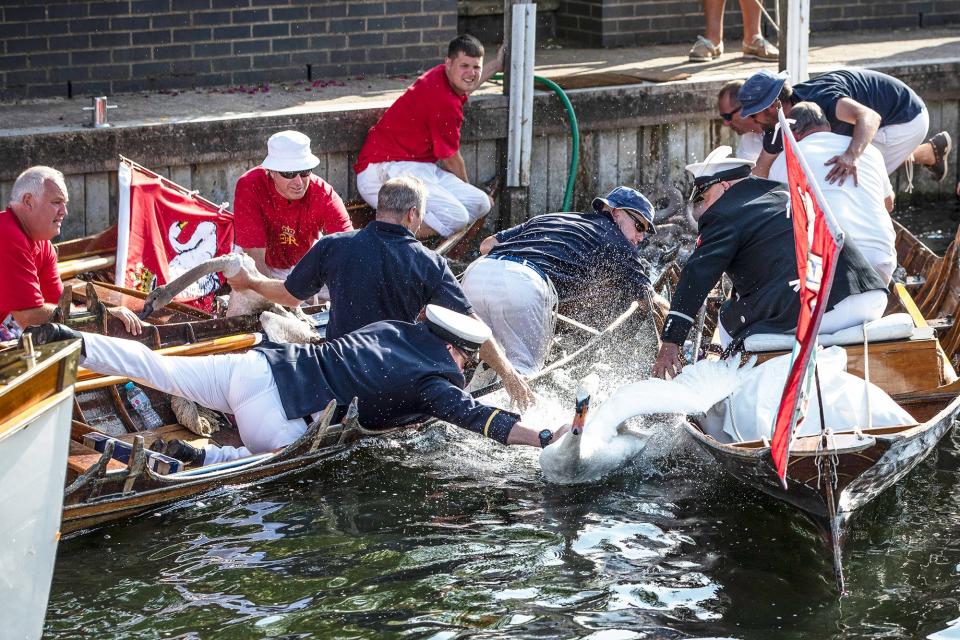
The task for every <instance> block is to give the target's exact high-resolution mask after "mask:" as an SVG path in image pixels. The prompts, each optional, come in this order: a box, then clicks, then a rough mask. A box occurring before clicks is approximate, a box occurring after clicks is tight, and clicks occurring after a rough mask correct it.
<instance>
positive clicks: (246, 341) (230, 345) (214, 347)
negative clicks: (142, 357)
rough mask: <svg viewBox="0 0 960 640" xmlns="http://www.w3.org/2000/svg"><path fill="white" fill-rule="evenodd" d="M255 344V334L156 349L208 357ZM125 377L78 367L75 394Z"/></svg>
mask: <svg viewBox="0 0 960 640" xmlns="http://www.w3.org/2000/svg"><path fill="white" fill-rule="evenodd" d="M256 342H257V334H255V333H242V334H239V335H235V336H224V337H223V338H214V339H213V340H204V341H203V342H195V343H193V344H183V345H178V346H176V347H167V348H165V349H158V350H157V353H158V354H162V355H166V356H209V355H214V354H217V353H230V352H233V351H240V350H241V349H246V348H248V347H252V346H253V345H254V344H256ZM127 380H129V378H127V377H125V376H104V375H101V374H99V373H96V372H94V371H90V370H89V369H85V368H83V367H80V369H79V371H78V372H77V381H78V382H77V387H76V390H77V392H78V393H79V392H81V391H89V390H91V389H100V388H102V387H109V386H111V385H115V384H120V383H123V382H126V381H127Z"/></svg>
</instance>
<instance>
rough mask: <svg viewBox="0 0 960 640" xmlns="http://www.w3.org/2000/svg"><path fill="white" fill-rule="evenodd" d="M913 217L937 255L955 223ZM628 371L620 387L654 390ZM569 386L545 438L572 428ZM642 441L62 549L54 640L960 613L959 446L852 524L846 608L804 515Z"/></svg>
mask: <svg viewBox="0 0 960 640" xmlns="http://www.w3.org/2000/svg"><path fill="white" fill-rule="evenodd" d="M903 217H904V218H905V219H906V220H907V221H908V224H910V225H911V227H912V228H914V229H917V230H919V232H920V234H921V236H922V237H923V238H924V239H925V240H926V241H927V242H928V243H929V244H931V245H932V246H933V247H934V248H935V249H936V250H938V251H940V250H942V249H943V247H944V246H945V244H946V243H947V242H949V239H950V237H951V236H952V233H953V229H955V228H956V225H957V221H956V219H960V212H958V211H957V210H956V209H955V208H953V207H952V206H951V207H948V208H946V209H943V208H941V209H939V210H938V211H937V214H936V215H931V214H930V212H929V211H925V212H924V211H921V212H907V213H906V214H904V216H903ZM955 218H956V219H955ZM620 348H621V349H622V350H623V351H624V352H626V353H633V354H638V356H637V357H635V358H634V357H630V358H627V359H628V360H630V361H631V362H633V361H638V362H642V361H644V357H646V358H649V353H650V350H649V345H646V346H644V345H629V344H624V345H620ZM608 355H609V354H608ZM647 361H648V360H647ZM626 369H627V370H625V369H624V367H617V368H616V369H615V370H608V371H607V373H608V374H609V375H608V376H607V384H608V386H610V385H613V384H621V383H623V382H625V381H628V380H629V378H630V376H638V375H641V374H642V373H643V367H642V365H633V366H629V367H626ZM562 378H563V377H562V376H560V379H558V380H557V381H556V384H555V385H554V386H553V393H554V394H555V396H554V397H553V398H552V399H549V398H548V399H547V400H545V403H544V405H545V407H548V408H545V409H544V412H542V413H537V414H534V415H533V416H532V420H534V421H536V420H542V421H543V422H544V423H547V422H551V421H556V420H557V419H558V418H557V416H561V415H566V414H567V413H571V414H572V389H571V387H570V384H571V380H570V379H562ZM568 410H569V411H568ZM641 426H642V428H645V429H648V430H649V431H650V433H651V434H652V437H651V441H650V444H649V445H648V447H647V449H646V450H645V451H644V453H643V454H642V455H641V456H640V457H638V458H637V459H636V460H634V461H633V463H632V464H630V465H629V466H627V467H626V468H624V469H622V470H621V471H620V472H618V473H616V474H615V475H613V476H611V477H609V478H607V479H606V480H605V481H602V482H600V483H597V484H594V485H591V486H582V487H557V486H550V485H546V484H545V483H544V481H543V479H542V477H541V475H540V472H539V465H538V463H537V458H536V452H535V451H533V450H531V449H525V448H511V449H508V448H505V447H500V446H498V445H496V444H494V443H491V442H489V441H485V440H482V439H480V438H478V437H474V436H472V435H469V434H467V435H464V434H463V433H461V432H459V431H458V430H456V429H454V428H452V427H443V426H437V427H433V428H430V429H427V430H425V431H422V432H419V433H409V434H405V435H402V436H399V437H393V438H386V439H379V440H374V441H368V442H366V443H362V444H360V445H358V446H357V447H356V448H354V449H353V450H351V451H350V452H348V453H347V454H345V455H343V456H342V457H340V458H338V459H336V460H331V461H327V462H325V463H323V464H322V465H321V466H319V467H316V468H314V469H311V470H309V471H307V472H305V473H302V474H300V475H297V476H294V477H292V478H287V479H283V480H279V481H274V482H270V483H267V484H263V485H259V486H234V487H227V488H225V489H223V490H221V491H219V492H217V493H214V494H210V495H206V496H203V497H202V498H201V499H199V500H192V501H189V502H186V503H184V504H180V505H177V506H175V507H172V508H169V509H165V510H163V511H161V512H157V513H153V514H149V515H145V516H142V517H140V518H138V519H134V520H132V521H129V522H127V523H124V524H120V525H114V526H110V527H105V528H102V529H99V530H96V531H93V532H90V533H87V534H84V535H81V536H78V537H74V538H72V539H68V540H66V541H64V542H62V543H61V545H60V550H59V555H58V559H57V566H56V572H55V575H54V581H53V589H52V592H51V596H50V605H49V610H48V614H47V624H46V635H47V636H48V637H51V638H54V637H56V638H88V637H96V638H134V637H136V638H150V637H158V638H160V637H162V638H310V637H317V638H328V637H329V638H436V639H444V640H445V639H452V638H467V637H470V638H591V639H592V640H594V639H595V640H621V639H623V640H626V639H631V638H708V637H709V638H744V639H746V638H757V639H760V638H818V639H819V638H838V639H839V638H844V639H847V638H922V637H925V636H926V635H927V634H930V633H933V632H935V631H938V630H941V629H944V628H945V627H947V626H948V623H949V622H950V621H952V620H954V619H955V618H957V617H958V616H960V606H958V600H960V535H958V533H960V436H958V435H955V434H950V435H948V436H947V437H946V438H945V439H944V441H943V442H942V443H941V444H940V446H939V447H938V449H937V450H936V451H935V452H934V454H933V455H931V456H930V458H928V459H927V460H926V461H925V462H923V463H922V464H921V465H919V466H918V467H917V468H916V469H915V470H914V471H913V473H911V474H910V475H909V476H908V477H907V478H906V479H904V480H903V481H901V482H900V483H899V484H898V485H897V486H896V487H894V488H893V489H891V490H889V491H888V492H886V493H885V494H884V495H882V496H881V497H880V498H879V499H878V500H877V501H875V503H873V504H872V505H870V506H869V507H868V508H867V509H866V510H864V511H863V512H861V513H860V514H859V517H858V519H857V520H856V521H855V522H856V524H855V527H854V529H853V534H852V535H851V539H850V541H849V543H848V545H847V548H846V562H845V566H846V573H847V584H848V588H849V590H850V593H849V595H847V596H846V597H843V598H839V597H838V595H837V592H836V590H835V587H834V584H833V580H832V574H831V564H830V559H829V557H828V555H827V554H826V552H825V550H824V547H823V545H822V543H821V540H820V539H819V537H818V535H817V534H816V533H815V532H814V530H813V529H812V528H811V526H810V525H808V524H807V522H806V521H805V520H804V518H803V517H801V516H799V515H798V514H797V513H795V512H794V511H793V510H791V509H788V508H787V507H785V506H782V505H780V504H778V503H776V502H774V501H773V500H770V499H767V498H765V497H763V496H761V495H758V494H756V493H754V492H752V491H750V490H748V489H745V488H743V487H742V486H740V485H739V484H738V483H737V482H736V481H734V480H732V479H730V478H729V477H728V476H726V475H725V474H724V473H722V472H721V470H720V469H719V468H718V467H717V466H716V465H715V464H714V463H713V462H712V460H710V459H709V458H707V457H706V456H705V455H704V454H702V453H700V452H699V450H697V449H696V448H695V447H694V446H693V445H691V444H690V443H689V442H688V441H687V440H686V439H685V438H684V436H683V435H682V433H681V431H680V429H679V426H678V423H677V421H676V419H674V418H669V417H660V418H659V419H652V420H649V421H648V422H647V423H645V424H643V425H641ZM2 635H3V634H2V633H0V637H2Z"/></svg>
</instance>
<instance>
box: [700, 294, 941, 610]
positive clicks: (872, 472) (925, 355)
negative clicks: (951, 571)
mask: <svg viewBox="0 0 960 640" xmlns="http://www.w3.org/2000/svg"><path fill="white" fill-rule="evenodd" d="M892 298H893V299H892V301H891V307H894V308H895V309H897V310H899V311H903V312H906V313H909V314H910V317H911V318H912V320H913V324H914V328H915V329H916V330H917V331H916V332H915V334H918V335H919V336H923V337H913V338H902V339H898V340H891V341H887V342H876V343H871V344H868V345H867V347H866V351H865V348H864V345H863V343H862V342H861V343H859V344H856V345H846V346H844V349H845V350H846V352H847V360H848V364H847V371H848V372H849V373H852V374H854V375H857V376H859V377H864V373H865V371H866V369H867V366H869V379H870V381H871V382H873V383H874V384H876V385H877V386H879V387H880V388H881V389H883V390H884V391H886V392H887V393H888V394H889V395H890V396H891V397H892V398H893V399H894V400H895V401H896V402H897V404H899V405H900V407H902V408H903V409H905V410H906V411H907V412H908V413H909V414H910V415H911V416H912V417H913V418H914V420H915V422H913V423H911V424H903V425H899V426H893V427H884V428H873V429H868V428H863V429H862V433H863V437H862V438H861V437H857V436H854V435H851V434H849V433H845V434H843V435H841V436H839V437H838V438H837V439H836V440H832V441H829V442H828V441H826V440H825V439H824V438H822V437H821V436H809V437H802V438H797V439H795V440H794V442H793V443H792V444H791V455H790V463H789V467H788V470H787V483H788V486H787V488H786V489H784V488H783V486H782V485H781V484H780V481H779V478H778V477H777V476H776V474H775V471H774V467H773V460H772V457H771V451H770V446H769V442H766V441H747V442H735V443H724V442H719V441H718V440H716V439H715V438H713V437H711V436H710V435H708V434H707V433H706V432H705V430H704V428H703V423H702V421H701V420H698V419H690V420H688V421H686V423H685V429H686V431H687V433H688V434H689V435H690V437H691V438H692V439H693V440H694V441H695V442H696V443H697V444H699V445H700V446H701V447H702V448H703V449H704V450H706V451H707V452H708V453H709V454H710V455H711V456H712V457H713V458H714V459H715V460H716V461H717V462H718V463H719V464H720V465H721V466H722V467H723V468H724V469H725V470H726V471H727V472H729V473H730V474H731V475H733V476H734V477H735V478H737V479H738V480H740V481H742V482H743V483H745V484H746V485H748V486H750V487H752V488H754V489H757V490H759V491H762V492H763V493H766V494H768V495H770V496H773V497H774V498H777V499H778V500H782V501H783V502H786V503H787V504H790V505H792V506H794V507H796V508H797V509H799V510H800V511H801V512H803V513H804V514H805V515H807V516H808V517H809V518H810V519H811V520H812V521H813V522H814V524H816V525H817V526H818V528H819V530H820V531H821V532H822V533H823V534H824V537H825V539H826V540H827V541H828V542H829V544H830V547H831V549H832V553H833V559H834V569H835V572H836V578H837V582H838V585H839V587H840V589H841V591H842V590H843V572H842V550H843V545H844V542H845V540H846V537H847V532H848V530H849V525H850V522H851V519H852V517H853V516H854V514H855V513H856V511H857V510H858V509H861V508H862V507H863V506H865V505H866V504H868V503H869V502H870V501H871V500H873V499H874V498H876V497H877V496H878V495H879V494H880V493H882V492H883V491H884V490H886V489H887V488H889V487H890V486H891V485H893V484H894V483H896V482H897V481H898V480H900V479H901V478H902V477H903V476H904V475H906V474H907V473H909V472H910V470H911V469H913V468H914V467H915V466H916V465H917V464H918V463H919V462H920V461H922V460H923V459H924V458H926V457H927V456H928V455H929V454H930V452H931V451H932V450H933V448H934V447H935V446H936V444H937V443H938V442H939V441H940V439H941V438H942V437H943V436H944V435H945V434H946V433H947V431H948V430H949V429H950V428H951V427H952V426H953V424H954V422H955V421H956V420H957V419H958V416H960V397H958V393H960V382H958V381H957V376H956V375H955V373H954V371H953V368H952V366H951V365H950V363H949V361H948V360H947V358H946V356H945V354H944V353H943V350H942V349H941V348H940V344H939V342H938V341H937V338H936V337H935V336H934V335H933V334H932V332H930V331H929V330H928V331H927V332H926V334H925V336H924V335H923V334H924V331H923V330H924V329H925V328H926V327H927V324H926V321H925V320H924V318H923V315H922V314H921V313H920V312H919V310H918V309H917V307H916V305H915V304H913V300H912V298H911V297H910V295H909V293H907V291H906V288H905V287H904V286H903V285H897V286H896V287H895V292H894V294H893V296H892ZM785 353H787V351H780V352H765V353H758V354H750V353H749V352H748V353H747V354H745V357H749V356H750V355H757V356H758V357H759V360H760V361H761V362H762V361H764V360H766V359H769V358H772V357H775V356H778V355H783V354H785ZM810 410H811V411H814V410H816V409H815V407H811V408H810ZM847 431H849V430H847ZM830 478H834V479H835V480H834V482H829V481H828V479H830Z"/></svg>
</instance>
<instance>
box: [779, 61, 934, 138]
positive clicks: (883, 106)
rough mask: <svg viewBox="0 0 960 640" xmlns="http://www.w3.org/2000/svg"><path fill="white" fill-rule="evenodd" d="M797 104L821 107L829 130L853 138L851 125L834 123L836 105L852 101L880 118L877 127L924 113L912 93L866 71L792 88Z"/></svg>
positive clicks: (838, 74)
mask: <svg viewBox="0 0 960 640" xmlns="http://www.w3.org/2000/svg"><path fill="white" fill-rule="evenodd" d="M793 92H794V94H796V96H797V98H799V99H800V100H809V101H810V102H815V103H817V104H818V105H820V108H821V109H823V114H824V115H825V116H827V120H829V121H830V127H831V130H832V131H833V132H834V133H838V134H840V135H843V136H852V135H853V125H852V124H849V123H846V122H842V121H840V120H838V119H837V102H839V101H840V99H841V98H851V99H853V100H856V101H857V102H859V103H860V104H862V105H863V106H865V107H869V108H871V109H873V110H874V111H876V112H877V113H878V114H879V115H880V126H881V127H886V126H889V125H891V124H903V123H905V122H910V121H911V120H913V119H914V118H916V117H917V116H918V115H920V112H921V111H923V101H922V100H921V99H920V97H919V96H918V95H917V94H916V93H914V91H913V89H911V88H910V87H908V86H907V85H905V84H904V83H903V82H901V81H899V80H897V79H896V78H893V77H891V76H888V75H887V74H885V73H879V72H877V71H869V70H867V69H852V70H846V69H845V70H841V71H831V72H829V73H824V74H821V75H819V76H817V77H815V78H811V79H810V80H807V81H806V82H801V83H799V84H796V85H794V86H793Z"/></svg>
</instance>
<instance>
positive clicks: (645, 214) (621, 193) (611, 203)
mask: <svg viewBox="0 0 960 640" xmlns="http://www.w3.org/2000/svg"><path fill="white" fill-rule="evenodd" d="M603 205H607V206H608V207H610V208H611V209H626V210H628V211H631V212H633V213H635V214H637V215H639V216H640V217H641V218H643V220H644V221H645V222H646V223H647V229H648V231H649V233H656V232H657V228H656V227H655V226H654V224H653V214H654V211H653V205H652V204H650V201H649V200H647V198H646V196H644V195H643V194H642V193H640V192H639V191H637V190H636V189H631V188H630V187H617V188H616V189H614V190H613V191H611V192H610V193H608V194H607V197H606V198H594V200H593V209H594V211H596V212H598V213H599V212H600V211H603Z"/></svg>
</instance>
